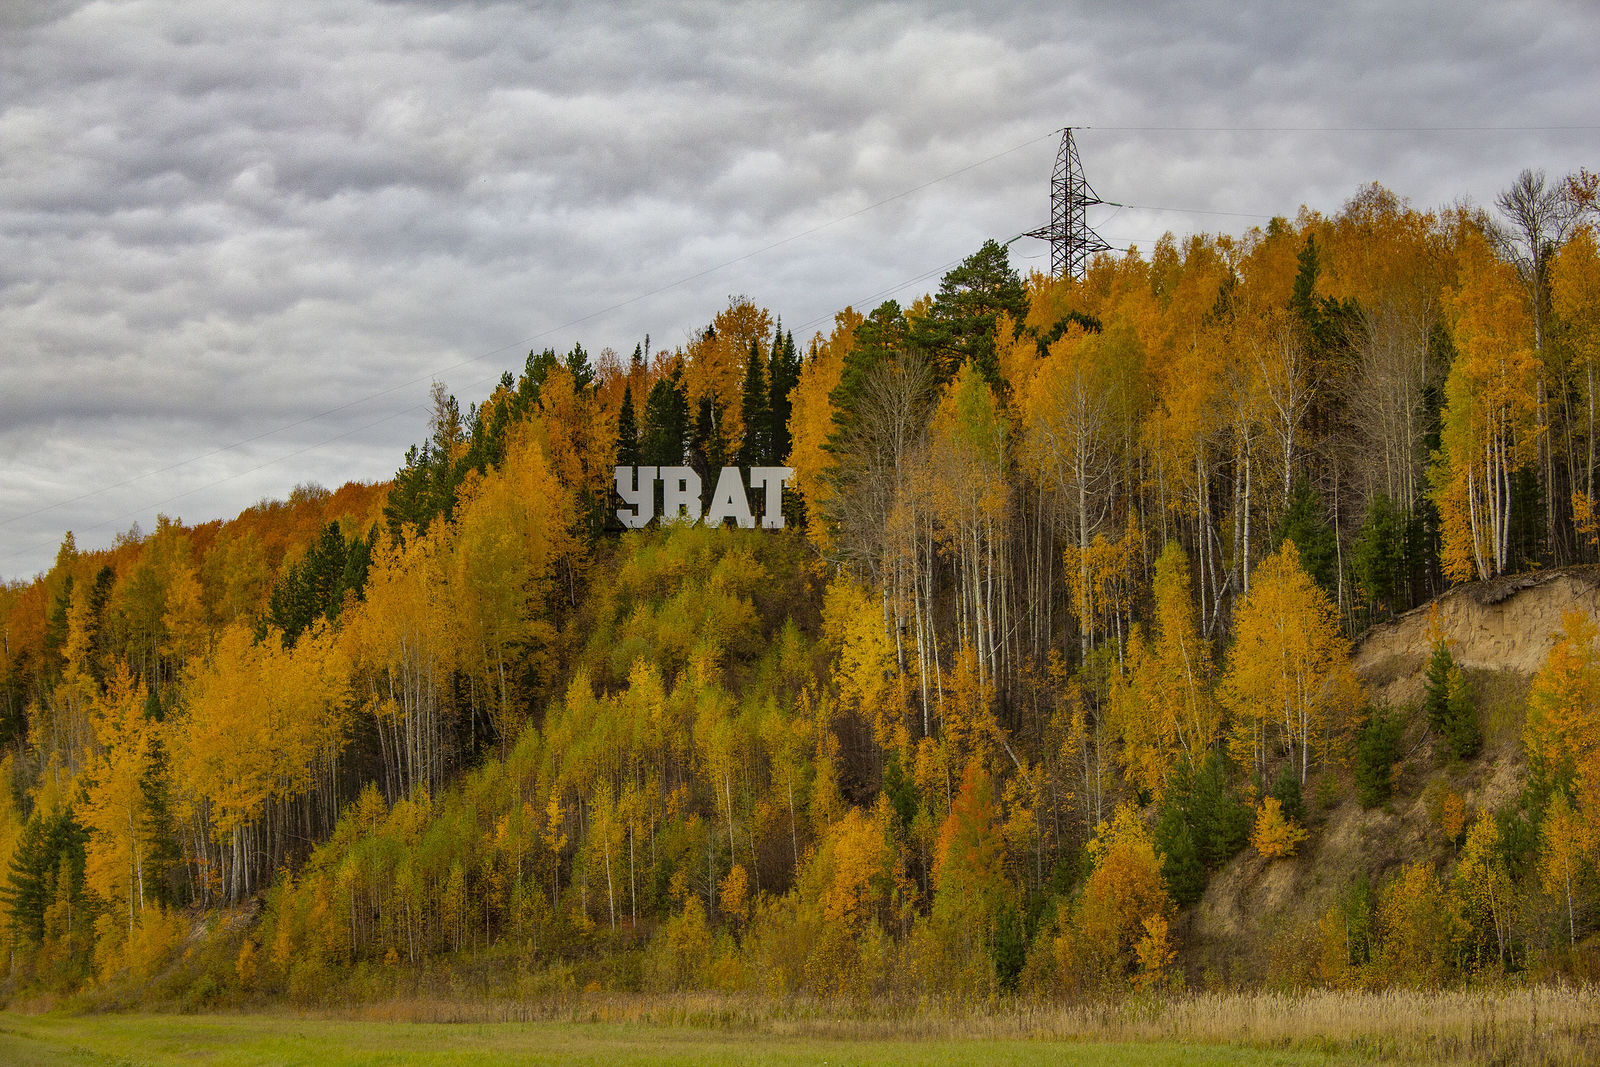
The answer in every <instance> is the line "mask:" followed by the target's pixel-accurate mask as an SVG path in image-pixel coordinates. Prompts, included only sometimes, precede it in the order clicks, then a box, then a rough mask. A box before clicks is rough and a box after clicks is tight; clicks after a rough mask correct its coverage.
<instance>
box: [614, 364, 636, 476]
mask: <svg viewBox="0 0 1600 1067" xmlns="http://www.w3.org/2000/svg"><path fill="white" fill-rule="evenodd" d="M617 463H618V464H619V465H621V466H624V467H636V466H638V465H639V423H638V420H637V419H636V418H635V417H634V414H633V384H632V383H631V382H630V383H629V384H628V385H626V386H624V387H623V389H622V410H621V411H618V412H617Z"/></svg>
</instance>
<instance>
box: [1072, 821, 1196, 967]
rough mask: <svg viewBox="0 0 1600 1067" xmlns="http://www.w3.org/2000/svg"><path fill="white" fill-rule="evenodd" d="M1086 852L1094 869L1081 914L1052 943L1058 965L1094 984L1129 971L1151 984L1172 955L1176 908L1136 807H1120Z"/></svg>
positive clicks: (1158, 856)
mask: <svg viewBox="0 0 1600 1067" xmlns="http://www.w3.org/2000/svg"><path fill="white" fill-rule="evenodd" d="M1087 851H1088V854H1089V860H1090V863H1091V864H1092V865H1093V869H1092V870H1091V871H1090V874H1089V877H1088V879H1087V880H1086V881H1085V882H1084V887H1083V896H1082V898H1081V899H1080V901H1079V904H1078V908H1077V911H1076V914H1075V915H1073V916H1072V917H1071V919H1070V920H1069V922H1068V924H1067V928H1066V929H1065V930H1063V931H1062V933H1061V935H1059V936H1058V937H1057V938H1056V940H1055V945H1054V947H1055V954H1056V961H1057V965H1058V967H1059V968H1060V970H1061V972H1062V974H1063V975H1065V976H1069V977H1071V976H1074V975H1079V976H1081V977H1082V978H1083V979H1084V980H1086V981H1087V982H1088V983H1089V984H1091V985H1104V984H1106V983H1117V982H1120V981H1122V980H1124V979H1125V977H1126V976H1128V975H1129V974H1130V973H1132V974H1138V975H1139V976H1140V980H1141V982H1143V983H1146V984H1148V983H1150V982H1153V981H1155V980H1156V979H1157V978H1158V977H1159V974H1160V971H1161V969H1164V968H1165V967H1166V965H1167V962H1168V961H1170V960H1171V958H1172V956H1171V944H1170V927H1169V926H1167V925H1166V924H1168V923H1170V920H1171V917H1172V914H1173V911H1174V909H1173V904H1172V898H1171V896H1170V895H1169V894H1168V893H1167V886H1166V882H1165V881H1163V880H1162V877H1161V857H1160V855H1159V854H1158V853H1157V852H1156V849H1155V844H1154V842H1153V841H1152V839H1151V836H1150V831H1149V829H1148V828H1146V827H1145V825H1144V824H1143V823H1142V822H1141V821H1140V820H1139V815H1138V813H1137V812H1136V811H1135V810H1134V809H1133V808H1132V806H1130V805H1127V804H1124V805H1121V806H1120V807H1118V808H1117V811H1116V814H1114V815H1113V816H1112V817H1111V821H1110V822H1109V823H1101V824H1100V825H1099V827H1098V828H1097V829H1096V831H1095V836H1094V838H1093V839H1092V840H1090V842H1089V845H1088V850H1087ZM1158 935H1159V936H1158ZM1141 968H1143V969H1142V970H1141Z"/></svg>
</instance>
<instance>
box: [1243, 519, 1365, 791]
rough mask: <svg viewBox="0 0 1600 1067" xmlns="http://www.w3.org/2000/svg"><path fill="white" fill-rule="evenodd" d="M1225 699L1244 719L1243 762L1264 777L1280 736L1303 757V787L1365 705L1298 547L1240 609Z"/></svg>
mask: <svg viewBox="0 0 1600 1067" xmlns="http://www.w3.org/2000/svg"><path fill="white" fill-rule="evenodd" d="M1222 699H1223V702H1224V703H1225V704H1226V705H1227V706H1228V707H1229V708H1230V709H1232V711H1233V713H1234V714H1235V716H1237V723H1236V725H1235V728H1234V737H1233V747H1234V749H1235V753H1236V758H1239V759H1241V761H1242V762H1248V763H1249V764H1250V766H1251V767H1253V768H1254V769H1255V770H1256V771H1258V772H1260V771H1263V770H1264V769H1265V766H1266V746H1267V738H1268V735H1269V732H1270V733H1276V735H1277V737H1278V740H1279V741H1280V742H1281V743H1282V745H1283V746H1284V748H1285V749H1286V750H1287V751H1288V754H1289V756H1290V757H1291V758H1294V757H1295V756H1296V755H1298V762H1299V769H1300V781H1301V783H1302V784H1303V783H1304V782H1305V778H1306V772H1307V769H1308V767H1309V765H1310V753H1311V746H1312V744H1313V743H1314V742H1315V741H1316V740H1317V739H1318V738H1319V737H1322V736H1324V735H1326V734H1327V733H1328V732H1330V731H1331V730H1332V729H1334V728H1335V727H1337V726H1339V725H1340V724H1341V720H1342V719H1343V717H1344V715H1345V714H1346V713H1348V712H1350V711H1351V710H1353V709H1355V708H1356V707H1358V706H1359V705H1360V702H1361V687H1360V684H1359V683H1358V682H1357V681H1356V678H1355V675H1354V674H1353V673H1352V672H1351V670H1350V642H1349V640H1348V639H1347V638H1346V637H1345V636H1344V634H1343V633H1342V632H1341V631H1340V629H1339V622H1338V617H1337V614H1336V612H1335V610H1334V607H1333V604H1332V603H1331V602H1330V601H1329V600H1328V595H1327V594H1326V593H1324V592H1323V591H1322V589H1321V588H1319V587H1318V586H1317V585H1316V583H1315V582H1313V581H1312V580H1311V578H1310V576H1309V575H1307V574H1306V572H1305V571H1304V570H1303V569H1302V568H1301V566H1300V553H1299V552H1298V551H1297V550H1296V549H1295V547H1294V542H1292V541H1285V542H1284V543H1283V547H1282V548H1280V549H1279V550H1278V551H1277V552H1276V553H1274V554H1273V555H1272V556H1270V557H1268V558H1267V559H1266V560H1265V561H1263V562H1262V564H1261V567H1260V568H1259V569H1258V570H1257V571H1256V577H1255V581H1254V582H1253V583H1252V584H1251V587H1250V595H1249V596H1248V597H1246V598H1245V600H1244V602H1243V603H1242V604H1241V605H1240V606H1239V612H1238V615H1237V616H1236V618H1235V620H1234V643H1233V647H1232V648H1231V649H1230V650H1229V652H1228V669H1227V674H1226V675H1225V677H1224V678H1223V682H1222ZM1246 757H1248V758H1246Z"/></svg>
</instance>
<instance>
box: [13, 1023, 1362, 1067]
mask: <svg viewBox="0 0 1600 1067" xmlns="http://www.w3.org/2000/svg"><path fill="white" fill-rule="evenodd" d="M1350 1062H1354V1061H1353V1060H1351V1059H1349V1058H1345V1057H1330V1056H1328V1055H1324V1054H1321V1053H1316V1052H1281V1051H1267V1050H1261V1049H1251V1048H1238V1047H1229V1046H1224V1045H1173V1044H1094V1043H1082V1044H1079V1043H1071V1042H1056V1041H1029V1040H979V1039H973V1040H945V1039H929V1040H915V1039H913V1040H904V1039H890V1040H878V1039H851V1038H836V1037H814V1036H791V1035H773V1034H766V1033H759V1032H753V1031H728V1030H701V1029H689V1028H677V1027H655V1026H648V1025H642V1024H617V1023H395V1022H381V1023H380V1022H352V1021H343V1020H328V1019H314V1018H303V1017H298V1016H292V1015H239V1016H217V1015H196V1016H174V1015H109V1016H108V1015H99V1016H82V1015H79V1016H73V1015H60V1014H50V1015H16V1014H9V1013H7V1014H0V1063H8V1064H10V1063H16V1064H38V1065H40V1067H52V1065H56V1064H73V1065H78V1064H94V1065H103V1067H111V1065H123V1064H126V1065H143V1064H151V1065H155V1064H218V1065H231V1064H269V1063H270V1064H362V1065H367V1064H402V1063H404V1064H410V1063H416V1064H437V1065H451V1064H474V1065H477V1064H501V1063H507V1064H509V1063H516V1064H545V1063H549V1064H556V1063H560V1064H594V1065H603V1067H634V1065H640V1067H642V1065H646V1064H759V1065H773V1067H777V1065H783V1064H863V1065H868V1064H930V1065H942V1064H949V1065H951V1067H957V1065H966V1064H974V1063H984V1064H1002V1065H1004V1064H1013V1065H1024V1064H1051V1065H1057V1064H1061V1065H1074V1064H1101V1063H1118V1064H1133V1065H1150V1067H1154V1065H1160V1064H1250V1065H1256V1064H1326V1063H1350Z"/></svg>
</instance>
